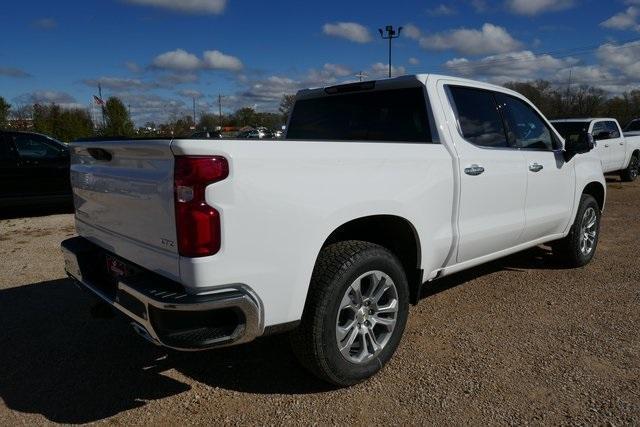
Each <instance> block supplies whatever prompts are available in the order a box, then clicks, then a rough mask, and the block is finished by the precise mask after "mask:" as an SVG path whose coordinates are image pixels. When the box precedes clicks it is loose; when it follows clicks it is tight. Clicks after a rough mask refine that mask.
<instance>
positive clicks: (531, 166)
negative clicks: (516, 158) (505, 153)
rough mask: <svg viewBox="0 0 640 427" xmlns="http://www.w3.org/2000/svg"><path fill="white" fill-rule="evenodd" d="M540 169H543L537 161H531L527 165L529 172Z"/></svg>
mask: <svg viewBox="0 0 640 427" xmlns="http://www.w3.org/2000/svg"><path fill="white" fill-rule="evenodd" d="M542 169H544V166H542V165H540V164H538V163H532V164H530V165H529V170H530V171H531V172H540V171H541V170H542Z"/></svg>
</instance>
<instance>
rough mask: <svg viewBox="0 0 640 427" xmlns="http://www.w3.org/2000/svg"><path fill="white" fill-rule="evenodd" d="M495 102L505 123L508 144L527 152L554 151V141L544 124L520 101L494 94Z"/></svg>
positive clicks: (529, 107)
mask: <svg viewBox="0 0 640 427" xmlns="http://www.w3.org/2000/svg"><path fill="white" fill-rule="evenodd" d="M496 100H497V101H498V105H499V106H500V108H501V109H502V112H503V114H504V118H505V120H506V122H507V126H508V129H507V136H508V138H509V143H510V144H511V145H513V146H515V147H518V148H524V149H529V150H549V151H551V150H554V149H555V148H556V143H555V139H554V138H553V136H552V135H551V130H550V129H549V128H548V127H547V125H546V123H545V122H544V121H543V120H542V118H541V117H540V116H539V115H538V113H536V111H535V110H534V109H533V108H531V106H529V105H528V104H527V103H525V102H524V101H522V100H521V99H518V98H514V97H513V96H509V95H505V94H503V93H496Z"/></svg>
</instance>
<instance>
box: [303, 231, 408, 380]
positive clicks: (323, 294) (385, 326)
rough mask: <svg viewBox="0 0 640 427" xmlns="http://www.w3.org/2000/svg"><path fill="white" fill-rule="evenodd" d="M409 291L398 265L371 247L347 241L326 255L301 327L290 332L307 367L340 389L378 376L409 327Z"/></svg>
mask: <svg viewBox="0 0 640 427" xmlns="http://www.w3.org/2000/svg"><path fill="white" fill-rule="evenodd" d="M408 310H409V288H408V284H407V279H406V276H405V273H404V270H403V268H402V264H401V263H400V261H399V260H398V259H397V258H396V257H395V256H394V255H393V254H392V253H391V252H389V251H388V250H387V249H385V248H383V247H381V246H379V245H375V244H373V243H368V242H361V241H345V242H339V243H336V244H333V245H330V246H327V247H326V248H324V249H323V250H322V252H321V253H320V256H319V258H318V261H317V263H316V267H315V269H314V273H313V277H312V280H311V286H310V289H309V295H308V297H307V303H306V305H305V309H304V313H303V316H302V322H301V324H300V326H299V327H298V329H297V330H295V331H294V332H292V334H291V341H292V345H293V349H294V352H295V353H296V356H297V357H298V359H299V360H300V362H301V363H302V365H303V366H305V367H306V368H307V369H308V370H310V371H311V372H312V373H314V374H315V375H316V376H318V377H319V378H321V379H323V380H325V381H327V382H329V383H332V384H335V385H339V386H347V385H351V384H355V383H358V382H360V381H363V380H365V379H367V378H369V377H371V376H373V375H374V374H375V373H376V372H378V371H379V370H380V369H381V368H382V367H383V366H384V365H385V364H386V363H387V361H388V360H389V359H391V357H392V356H393V353H394V352H395V350H396V348H397V347H398V344H399V342H400V338H401V337H402V333H403V332H404V327H405V325H406V321H407V315H408Z"/></svg>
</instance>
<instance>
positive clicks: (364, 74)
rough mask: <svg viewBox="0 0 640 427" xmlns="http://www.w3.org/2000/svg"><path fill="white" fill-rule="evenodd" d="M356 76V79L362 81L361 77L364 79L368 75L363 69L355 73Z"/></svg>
mask: <svg viewBox="0 0 640 427" xmlns="http://www.w3.org/2000/svg"><path fill="white" fill-rule="evenodd" d="M356 77H357V78H358V80H360V81H362V79H366V78H367V77H369V76H368V75H367V73H365V72H364V71H360V72H359V73H358V74H356Z"/></svg>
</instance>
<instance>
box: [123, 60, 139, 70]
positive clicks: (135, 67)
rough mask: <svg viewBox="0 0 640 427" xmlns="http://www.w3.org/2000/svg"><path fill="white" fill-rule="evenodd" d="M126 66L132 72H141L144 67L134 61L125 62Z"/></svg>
mask: <svg viewBox="0 0 640 427" xmlns="http://www.w3.org/2000/svg"><path fill="white" fill-rule="evenodd" d="M124 66H125V67H127V70H129V71H131V72H132V73H140V72H141V71H142V67H141V66H139V65H138V64H137V63H135V62H133V61H127V62H125V63H124Z"/></svg>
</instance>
